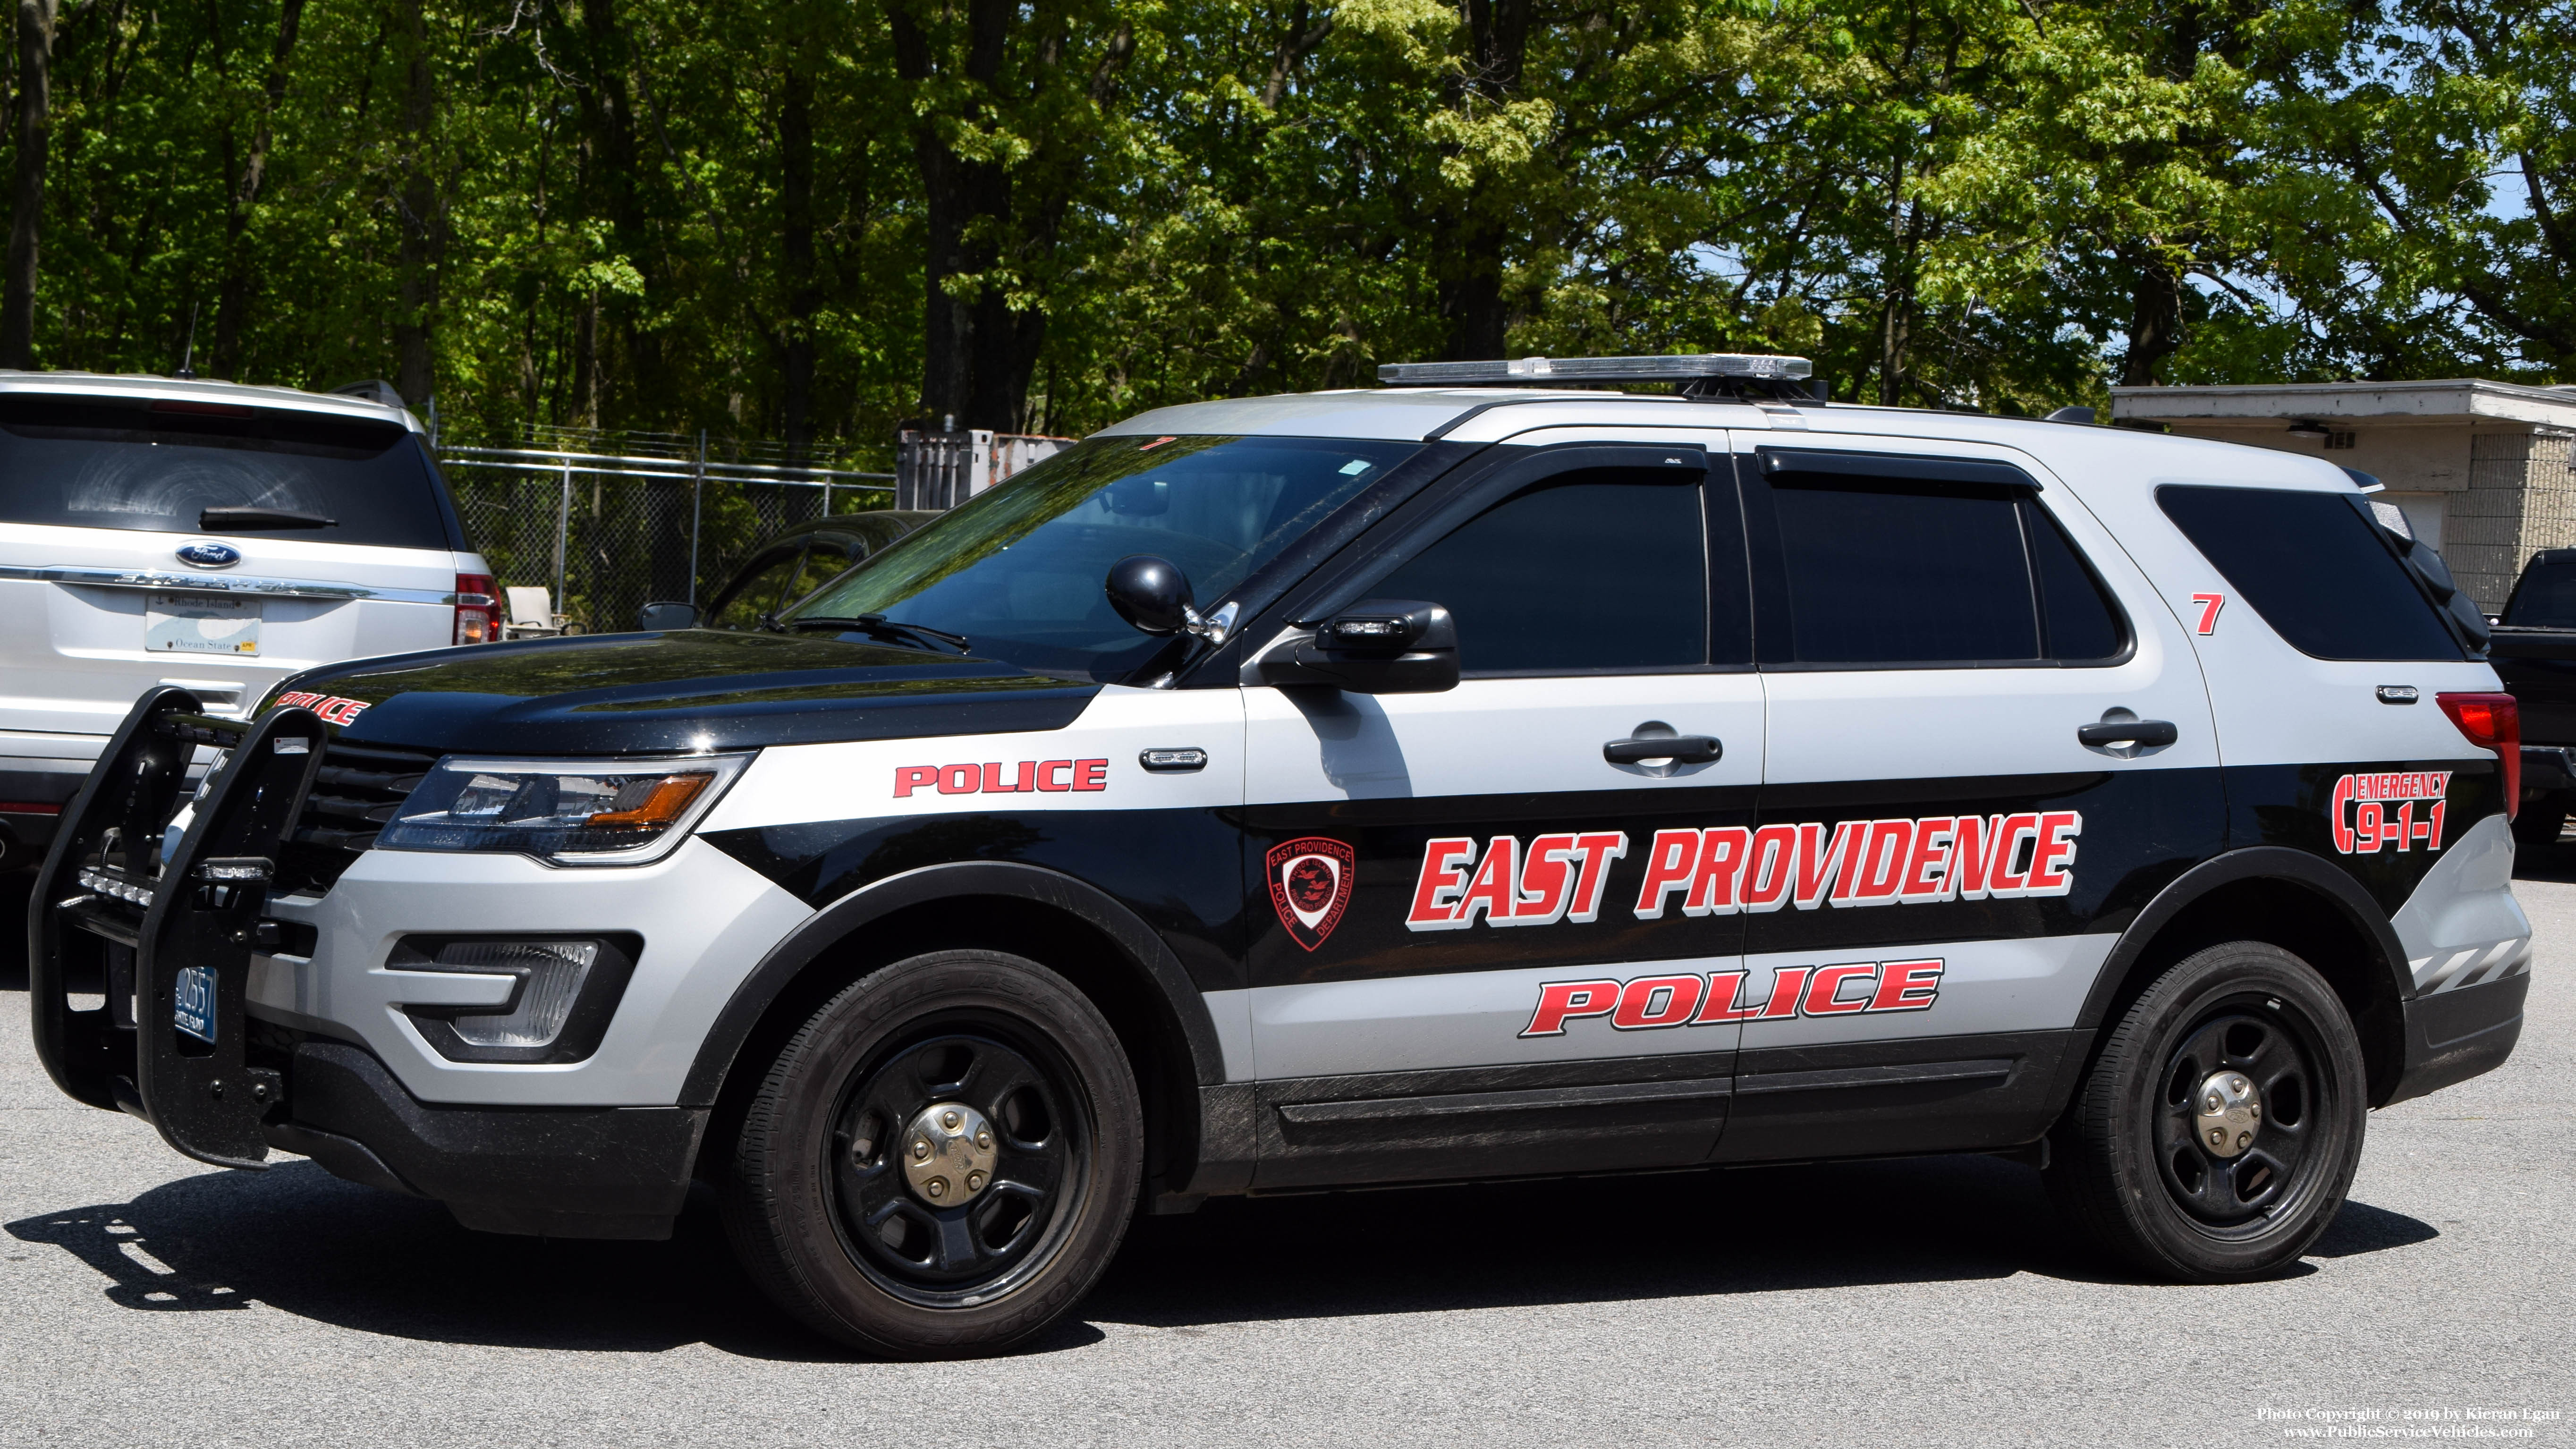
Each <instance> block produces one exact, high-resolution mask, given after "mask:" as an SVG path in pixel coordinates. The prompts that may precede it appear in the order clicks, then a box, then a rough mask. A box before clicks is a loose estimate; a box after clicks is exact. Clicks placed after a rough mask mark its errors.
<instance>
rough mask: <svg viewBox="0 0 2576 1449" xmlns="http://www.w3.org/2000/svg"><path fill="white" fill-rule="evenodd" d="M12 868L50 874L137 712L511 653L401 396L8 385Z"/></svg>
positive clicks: (52, 378)
mask: <svg viewBox="0 0 2576 1449" xmlns="http://www.w3.org/2000/svg"><path fill="white" fill-rule="evenodd" d="M0 479H6V483H5V484H0V617H6V618H7V619H9V620H10V626H9V627H8V629H6V630H5V631H0V860H6V861H7V863H9V864H16V863H17V861H16V860H15V859H11V857H17V856H19V854H20V852H21V851H25V852H27V853H29V854H40V853H41V852H42V850H43V848H44V846H45V844H46V843H47V842H49V841H50V840H52V838H53V835H54V826H55V823H56V820H57V818H58V817H59V815H60V813H61V810H62V807H63V804H64V802H66V801H68V800H69V799H70V798H71V797H72V792H73V791H75V790H77V789H78V788H79V787H80V782H81V778H82V777H83V776H84V775H86V774H88V773H89V768H90V764H91V762H92V761H94V760H96V759H97V758H98V752H99V748H100V746H102V745H104V744H105V743H106V742H107V737H108V735H109V734H110V733H111V732H113V731H114V730H115V728H116V725H117V721H119V720H121V719H123V718H124V717H125V712H126V710H127V709H128V708H129V707H130V706H131V705H132V704H133V702H134V697H135V695H136V694H138V693H140V692H142V691H144V690H147V689H150V688H152V687H154V686H155V685H159V684H176V685H181V686H184V687H185V688H186V689H187V690H188V691H189V692H190V693H191V694H194V695H195V696H196V697H197V698H198V699H200V700H201V701H203V702H204V704H205V707H206V709H207V712H208V713H210V714H216V715H231V716H238V715H239V714H240V713H241V711H242V710H243V708H244V707H245V706H247V705H248V704H250V703H251V702H252V701H254V700H256V699H258V698H259V697H260V695H261V694H262V693H263V692H265V691H266V690H267V689H268V688H269V687H270V686H271V685H273V684H275V683H276V682H277V681H278V680H279V679H282V678H284V677H285V676H287V675H289V674H292V673H294V672H296V671H297V670H300V669H309V668H312V667H313V666H315V665H317V664H329V663H335V662H337V661H340V660H344V659H354V658H358V657H361V656H364V655H371V654H395V653H402V652H405V651H409V650H417V649H428V648H434V647H437V646H439V645H444V644H449V643H457V644H464V643H479V642H482V641H483V640H485V639H488V638H490V637H492V630H493V625H494V623H495V621H496V618H497V610H496V609H495V608H494V606H493V601H492V599H493V595H494V593H495V590H494V589H493V587H492V580H491V578H490V577H489V575H490V570H489V569H488V568H487V567H486V566H485V565H484V563H483V560H482V559H481V558H480V557H478V556H476V555H475V554H474V553H473V552H472V551H471V550H469V549H468V548H467V546H466V543H465V534H464V530H463V528H462V526H461V525H460V524H459V523H458V521H457V516H456V508H455V505H454V503H453V502H451V501H450V500H449V498H448V495H447V489H446V486H445V484H444V483H443V482H442V481H441V479H440V477H439V473H438V469H437V468H436V467H435V466H434V465H433V464H432V463H431V461H430V455H429V451H428V449H427V448H426V447H425V446H424V445H423V440H422V437H421V428H420V424H419V423H418V422H417V421H415V420H414V419H413V418H412V416H411V414H410V413H408V412H406V411H404V409H403V406H402V401H401V399H400V398H399V397H397V396H396V395H395V394H394V391H393V389H392V388H390V387H387V386H386V385H384V384H382V383H361V384H357V385H355V386H353V387H350V388H347V389H344V390H342V391H341V392H338V393H332V394H320V393H310V392H302V391H298V390H296V389H293V388H283V387H241V386H236V385H234V384H231V383H222V382H192V381H184V380H178V379H172V378H160V377H107V376H98V375H92V374H82V373H5V374H0Z"/></svg>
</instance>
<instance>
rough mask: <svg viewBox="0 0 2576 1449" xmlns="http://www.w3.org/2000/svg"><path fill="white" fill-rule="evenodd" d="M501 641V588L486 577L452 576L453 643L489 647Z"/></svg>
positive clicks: (486, 575)
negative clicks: (453, 600) (454, 600)
mask: <svg viewBox="0 0 2576 1449" xmlns="http://www.w3.org/2000/svg"><path fill="white" fill-rule="evenodd" d="M500 637H501V586H500V584H499V583H497V582H495V581H494V580H493V578H492V576H491V575H490V574H458V575H457V576H456V642H457V643H459V644H489V643H491V642H493V641H494V640H496V639H499V638H500Z"/></svg>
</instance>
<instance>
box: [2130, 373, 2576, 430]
mask: <svg viewBox="0 0 2576 1449" xmlns="http://www.w3.org/2000/svg"><path fill="white" fill-rule="evenodd" d="M2111 415H2112V416H2113V417H2115V418H2117V419H2120V420H2121V421H2123V422H2129V421H2136V422H2180V421H2184V420H2187V419H2189V420H2207V421H2212V422H2218V421H2224V420H2227V419H2230V418H2243V419H2246V420H2247V421H2271V420H2276V419H2280V418H2315V419H2326V418H2377V419H2382V420H2402V419H2420V420H2423V421H2426V422H2433V421H2472V422H2473V421H2480V420H2492V421H2495V422H2500V423H2503V422H2510V423H2533V424H2538V425H2540V426H2543V427H2557V428H2568V429H2571V430H2576V388H2564V387H2531V386H2528V385H2526V384H2523V383H2518V382H2490V381H2488V380H2486V379H2484V378H2476V377H2445V378H2435V379H2431V380H2428V381H2423V382H2282V383H2262V384H2255V385H2250V386H2223V387H2202V386H2188V387H2115V388H2113V389H2111Z"/></svg>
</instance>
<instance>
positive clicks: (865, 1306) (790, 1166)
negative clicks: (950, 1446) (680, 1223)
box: [724, 951, 1143, 1358]
mask: <svg viewBox="0 0 2576 1449" xmlns="http://www.w3.org/2000/svg"><path fill="white" fill-rule="evenodd" d="M1142 1140H1143V1124H1142V1115H1141V1112H1140V1110H1139V1107H1138V1099H1137V1091H1136V1083H1135V1078H1134V1075H1133V1073H1131V1072H1130V1071H1129V1069H1128V1065H1127V1059H1126V1056H1125V1054H1124V1053H1123V1052H1122V1051H1121V1049H1120V1047H1119V1044H1118V1039H1117V1037H1116V1035H1115V1034H1114V1033H1113V1032H1112V1031H1111V1030H1110V1027H1109V1024H1108V1022H1107V1021H1105V1020H1104V1019H1102V1017H1101V1015H1100V1012H1099V1011H1098V1009H1097V1008H1095V1007H1094V1006H1093V1005H1092V1004H1091V1002H1090V1001H1089V1000H1088V999H1087V998H1085V997H1084V996H1083V995H1082V994H1081V993H1080V992H1079V991H1076V990H1075V989H1074V988H1073V986H1072V985H1071V984H1070V983H1068V982H1066V981H1065V980H1064V978H1062V977H1060V976H1058V975H1056V974H1055V973H1054V972H1052V971H1049V970H1047V969H1046V968H1045V967H1043V966H1040V965H1038V964H1037V963H1036V962H1033V961H1027V960H1023V959H1021V958H1019V957H1016V956H1006V955H1002V954H1000V953H997V952H989V951H941V952H935V953H932V954H930V955H926V956H916V957H913V958H912V959H910V960H907V961H902V962H898V963H896V964H894V965H892V966H888V967H885V968H884V969H882V970H879V971H876V972H873V973H871V974H870V975H868V976H867V977H865V978H863V979H862V980H860V981H858V982H857V983H856V984H854V985H852V986H851V987H849V988H848V989H847V990H845V991H843V992H842V993H841V994H840V995H839V996H837V997H835V998H833V999H832V1001H830V1002H829V1003H828V1004H826V1005H825V1006H824V1007H823V1008H822V1009H821V1010H820V1011H817V1012H815V1013H814V1015H813V1016H812V1017H811V1018H810V1019H808V1020H807V1021H806V1023H805V1025H804V1026H803V1027H802V1028H801V1029H800V1030H799V1031H798V1032H797V1033H796V1034H795V1036H793V1037H792V1038H790V1039H789V1041H788V1043H787V1045H786V1047H785V1048H783V1049H782V1050H781V1051H780V1052H779V1055H778V1058H777V1060H776V1061H775V1062H774V1063H773V1064H772V1065H771V1067H770V1069H769V1072H768V1074H767V1076H766V1077H765V1078H764V1079H763V1081H762V1082H761V1085H760V1087H759V1089H758V1091H757V1092H756V1093H755V1095H754V1097H753V1099H752V1101H751V1103H750V1107H749V1110H748V1112H747V1113H746V1115H745V1118H744V1123H743V1129H742V1134H741V1136H740V1138H739V1139H738V1140H737V1143H736V1145H735V1149H734V1157H733V1163H732V1171H731V1173H730V1174H729V1177H728V1180H727V1182H726V1184H725V1192H724V1209H725V1224H726V1229H727V1232H728V1234H729V1235H730V1236H731V1238H732V1240H733V1244H734V1248H735V1251H736V1253H737V1255H738V1256H739V1257H740V1258H741V1259H742V1261H743V1264H744V1266H745V1268H746V1269H748V1270H749V1271H750V1273H751V1275H752V1276H753V1278H754V1279H755V1280H757V1281H758V1282H759V1283H760V1285H761V1287H762V1288H763V1289H764V1290H765V1291H766V1292H767V1293H768V1294H769V1296H770V1297H771V1298H773V1299H775V1300H776V1301H777V1302H778V1304H779V1305H780V1306H781V1307H783V1308H785V1309H787V1310H788V1311H789V1312H791V1313H793V1314H795V1315H796V1316H797V1317H799V1318H801V1319H803V1320H804V1321H805V1322H807V1323H808V1324H811V1325H812V1326H813V1327H814V1328H816V1329H818V1330H820V1331H821V1332H823V1333H825V1334H828V1335H830V1336H831V1337H833V1338H836V1339H839V1340H840V1341H841V1342H843V1343H846V1344H850V1345H851V1346H853V1347H857V1348H861V1349H865V1350H867V1351H869V1352H872V1353H879V1354H885V1355H889V1356H893V1357H904V1358H927V1357H948V1356H963V1355H969V1354H978V1353H991V1352H995V1351H997V1350H1000V1349H1004V1348H1008V1347H1009V1346H1010V1345H1012V1344H1014V1343H1016V1342H1019V1341H1020V1340H1022V1339H1025V1338H1027V1337H1028V1336H1030V1335H1031V1334H1034V1333H1036V1332H1038V1331H1040V1330H1041V1329H1043V1328H1045V1327H1046V1326H1047V1325H1048V1324H1050V1323H1052V1322H1054V1321H1055V1319H1056V1318H1057V1317H1059V1316H1060V1315H1062V1314H1063V1313H1064V1312H1065V1311H1066V1310H1068V1309H1070V1308H1071V1307H1073V1305H1074V1304H1075V1303H1076V1302H1077V1301H1078V1300H1080V1298H1081V1297H1082V1295H1083V1294H1084V1293H1086V1292H1088V1291H1089V1290H1090V1288H1091V1285H1092V1284H1093V1283H1094V1282H1096V1281H1097V1280H1098V1279H1099V1276H1100V1274H1101V1272H1102V1271H1103V1270H1104V1269H1106V1268H1107V1267H1108V1265H1109V1260H1110V1258H1111V1257H1112V1256H1113V1255H1114V1254H1115V1253H1116V1252H1117V1250H1118V1244H1119V1240H1120V1239H1121V1237H1122V1236H1124V1234H1125V1232H1126V1226H1127V1221H1128V1218H1129V1216H1130V1214H1131V1211H1132V1209H1133V1207H1134V1204H1135V1199H1136V1194H1137V1186H1138V1181H1139V1178H1140V1175H1141V1173H1142V1159H1143V1152H1142Z"/></svg>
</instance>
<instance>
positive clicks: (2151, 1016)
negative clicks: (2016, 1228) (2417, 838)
mask: <svg viewBox="0 0 2576 1449" xmlns="http://www.w3.org/2000/svg"><path fill="white" fill-rule="evenodd" d="M2363 1083H2364V1079H2363V1068H2362V1060H2361V1048H2360V1046H2359V1044H2358V1042H2357V1040H2356V1039H2355V1035H2354V1032H2353V1028H2352V1022H2351V1019H2350V1018H2349V1017H2348V1016H2347V1015H2346V1014H2345V1012H2344V1009H2343V1003H2342V1001H2341V1000H2339V999H2338V998H2337V997H2336V996H2335V994H2334V991H2333V989H2332V988H2330V987H2328V986H2327V985H2326V983H2325V982H2324V980H2323V979H2322V978H2320V977H2319V976H2318V975H2317V973H2316V972H2315V970H2314V969H2312V968H2311V967H2309V966H2308V964H2307V963H2306V962H2304V961H2301V960H2300V959H2299V958H2298V957H2296V956H2294V955H2291V954H2290V953H2289V952H2287V951H2284V950H2282V949H2281V948H2279V947H2277V946H2273V945H2269V944H2266V943H2263V942H2258V941H2236V942H2231V943H2229V944H2226V945H2223V946H2213V947H2210V948H2209V949H2208V950H2205V951H2202V952H2199V953H2198V954H2196V955H2193V956H2192V957H2190V958H2189V959H2187V960H2184V961H2183V962H2181V963H2180V964H2178V965H2176V966H2174V967H2173V968H2172V969H2171V970H2168V971H2167V972H2165V973H2164V975H2162V976H2161V977H2159V978H2157V980H2156V982H2155V984H2153V985H2152V986H2150V987H2148V988H2147V991H2146V994H2145V995H2143V996H2141V997H2139V998H2138V1000H2137V1003H2136V1004H2135V1005H2133V1006H2131V1007H2130V1008H2129V1011H2128V1013H2127V1015H2126V1016H2124V1017H2123V1018H2122V1019H2121V1021H2120V1024H2119V1025H2118V1027H2117V1028H2115V1029H2114V1030H2113V1032H2112V1034H2111V1039H2110V1041H2109V1042H2108V1043H2106V1044H2105V1045H2104V1047H2103V1049H2102V1054H2101V1056H2100V1057H2099V1058H2098V1059H2097V1060H2096V1061H2095V1062H2094V1064H2093V1068H2092V1071H2091V1072H2090V1073H2089V1074H2087V1076H2086V1078H2085V1081H2084V1084H2083V1087H2082V1088H2081V1090H2079V1091H2078V1093H2077V1094H2076V1099H2075V1102H2074V1104H2073V1105H2072V1106H2070V1107H2069V1108H2068V1109H2067V1113H2066V1116H2065V1117H2064V1118H2063V1119H2062V1120H2061V1121H2060V1122H2059V1124H2058V1127H2057V1131H2056V1134H2055V1139H2054V1144H2053V1145H2054V1147H2055V1149H2056V1150H2055V1151H2054V1152H2052V1154H2051V1158H2052V1161H2051V1166H2050V1168H2049V1173H2048V1179H2049V1190H2050V1194H2051V1196H2052V1197H2054V1198H2055V1199H2056V1201H2057V1203H2058V1206H2059V1208H2060V1210H2061V1211H2063V1212H2065V1213H2066V1214H2067V1215H2068V1216H2069V1217H2070V1218H2072V1219H2073V1220H2074V1222H2075V1224H2076V1225H2077V1226H2078V1227H2079V1228H2080V1229H2081V1230H2082V1231H2083V1232H2084V1233H2085V1234H2086V1235H2087V1236H2089V1237H2090V1238H2092V1239H2093V1240H2094V1241H2095V1242H2096V1243H2097V1244H2099V1245H2100V1246H2101V1247H2103V1248H2104V1249H2106V1250H2108V1251H2109V1252H2110V1253H2111V1254H2113V1255H2114V1256H2116V1257H2118V1258H2121V1259H2123V1260H2125V1261H2126V1262H2128V1263H2129V1264H2131V1265H2132V1266H2134V1267H2136V1268H2139V1269H2141V1270H2143V1271H2145V1272H2147V1273H2149V1274H2151V1275H2153V1276H2155V1277H2159V1278H2166V1279H2171V1280H2175V1281H2179V1282H2192V1283H2218V1282H2228V1281H2233V1280H2238V1279H2244V1278H2252V1277H2258V1276H2261V1275H2263V1274H2266V1273H2270V1272H2273V1271H2275V1270H2277V1269H2279V1268H2280V1267H2282V1266H2283V1265H2285V1264H2287V1263H2290V1262H2292V1261H2294V1260H2296V1259H2297V1258H2298V1257H2299V1255H2300V1254H2302V1253H2304V1252H2306V1251H2307V1249H2308V1246H2309V1245H2310V1244H2311V1243H2313V1242H2315V1241H2316V1239H2317V1235H2318V1234H2320V1233H2322V1232H2324V1231H2325V1229H2326V1225H2327V1224H2329V1223H2331V1222H2332V1221H2333V1220H2334V1216H2335V1214H2336V1213H2337V1212H2339V1211H2341V1210H2342V1208H2343V1201H2344V1194H2345V1192H2346V1191H2347V1190H2348V1189H2349V1188H2350V1187H2351V1185H2352V1175H2353V1170H2354V1168H2355V1167H2357V1166H2358V1165H2359V1163H2360V1160H2361V1143H2362V1133H2363V1122H2364V1113H2365V1111H2366V1109H2367V1103H2366V1101H2365V1099H2364V1092H2365V1088H2364V1084H2363Z"/></svg>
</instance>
